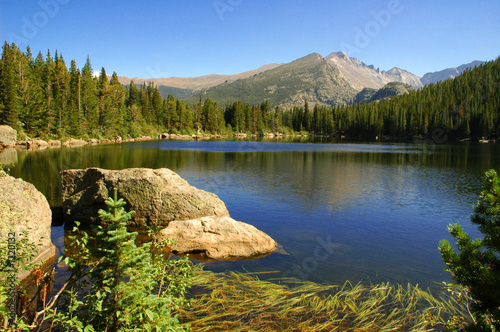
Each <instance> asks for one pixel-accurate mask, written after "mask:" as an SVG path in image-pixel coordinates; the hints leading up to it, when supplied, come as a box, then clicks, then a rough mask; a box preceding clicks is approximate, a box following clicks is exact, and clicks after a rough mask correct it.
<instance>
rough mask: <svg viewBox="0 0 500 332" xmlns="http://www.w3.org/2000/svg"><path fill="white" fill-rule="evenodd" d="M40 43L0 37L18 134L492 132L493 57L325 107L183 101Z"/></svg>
mask: <svg viewBox="0 0 500 332" xmlns="http://www.w3.org/2000/svg"><path fill="white" fill-rule="evenodd" d="M93 73H94V70H93V68H92V65H91V61H90V59H89V58H88V57H87V61H86V63H85V64H84V66H83V68H81V69H80V68H78V67H77V64H76V61H74V60H72V61H71V62H70V65H69V69H68V66H67V64H66V61H65V60H64V58H63V56H62V54H60V53H58V52H57V51H56V52H55V54H51V52H50V50H49V51H48V52H47V54H46V55H45V56H44V55H43V54H42V53H41V52H40V53H39V54H38V55H37V56H36V57H35V56H33V54H32V53H31V50H30V48H29V47H28V48H27V50H26V51H25V52H23V51H22V50H20V49H19V48H18V47H17V46H16V45H15V44H14V43H13V44H8V43H7V42H5V43H4V46H3V50H2V57H1V59H0V124H6V125H9V126H11V127H13V128H14V129H16V130H17V131H18V139H21V140H23V139H28V138H41V139H64V138H70V137H74V138H82V139H89V138H113V137H116V136H121V137H132V138H135V137H139V136H142V135H149V136H156V135H158V134H160V133H175V134H194V133H205V134H206V133H211V134H232V133H249V134H257V135H263V134H265V133H266V132H269V133H282V134H293V133H308V134H314V135H327V136H332V137H337V136H347V137H348V138H352V139H365V140H373V139H375V138H376V137H383V136H386V137H387V136H388V137H391V138H395V139H414V138H429V137H430V138H433V139H434V140H436V137H437V136H439V137H437V138H442V137H446V138H447V139H448V138H450V139H465V138H472V139H481V138H498V137H499V135H500V58H497V59H496V60H494V61H490V62H486V63H485V64H483V65H482V66H480V67H476V68H475V69H472V70H467V71H465V72H464V73H463V74H462V75H460V76H458V77H457V78H455V79H453V80H447V81H443V82H439V83H437V84H430V85H427V86H425V87H424V88H422V89H419V90H416V91H413V92H410V93H408V94H404V95H401V96H397V97H393V98H391V99H389V100H384V101H380V102H371V103H369V104H352V105H337V106H335V107H327V106H319V105H314V106H310V105H309V104H308V102H307V101H304V104H303V105H300V106H295V107H293V108H291V109H280V108H279V107H277V106H274V105H271V104H270V102H269V101H268V100H264V101H262V103H261V104H259V105H250V104H248V103H243V102H241V101H234V102H233V103H228V104H227V105H225V106H220V105H217V103H215V102H213V101H211V100H210V99H205V100H201V99H200V100H199V102H198V103H197V104H195V105H188V104H187V103H185V102H184V101H183V100H181V99H177V98H176V97H175V96H174V95H171V94H170V95H168V96H167V98H163V97H162V95H161V93H160V89H159V87H158V86H156V85H153V84H152V83H150V84H146V83H144V84H142V85H136V84H134V82H133V81H131V82H130V84H129V85H128V86H123V85H122V84H120V83H119V81H118V75H117V73H116V72H113V74H112V75H111V76H108V74H107V72H106V70H105V69H104V68H102V69H101V71H100V74H99V75H98V76H97V75H94V74H93Z"/></svg>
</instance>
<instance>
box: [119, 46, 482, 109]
mask: <svg viewBox="0 0 500 332" xmlns="http://www.w3.org/2000/svg"><path fill="white" fill-rule="evenodd" d="M482 63H483V62H481V61H473V62H471V63H469V64H465V65H462V66H459V67H457V68H448V69H445V70H442V71H439V72H435V73H427V74H425V75H424V76H423V77H422V78H420V77H418V76H416V75H413V74H412V73H410V72H408V71H406V70H403V69H400V68H392V69H390V70H388V71H383V70H380V69H378V68H377V69H375V67H374V66H373V65H366V64H365V63H363V62H361V61H360V60H358V59H356V58H351V57H349V56H348V55H347V54H346V53H344V52H334V53H331V54H329V55H328V56H326V57H325V58H323V57H322V56H321V55H319V54H317V53H312V54H309V55H308V56H305V57H303V58H300V59H298V60H295V61H293V62H291V63H287V64H275V63H273V64H268V65H265V66H262V67H260V68H258V69H255V70H250V71H246V72H243V73H240V74H236V75H215V74H213V75H205V76H200V77H188V78H182V77H169V78H156V79H144V78H134V79H133V80H134V83H135V84H143V83H144V82H153V83H155V84H157V85H158V88H159V90H160V93H161V95H162V96H163V97H164V98H166V97H167V96H168V95H169V94H173V95H175V96H176V97H177V98H179V99H183V100H185V101H186V102H187V103H188V104H190V105H194V104H196V103H197V102H198V101H199V100H200V98H202V99H206V98H210V99H212V100H213V101H216V102H217V103H218V104H219V105H221V106H224V105H226V104H227V103H230V102H231V103H232V102H234V101H237V100H239V99H241V100H242V101H243V102H246V103H250V104H260V103H261V102H262V101H264V100H266V99H267V100H269V102H270V103H271V105H273V106H276V105H278V106H284V107H291V106H297V105H303V103H304V100H306V99H307V101H308V102H309V103H311V104H320V105H329V106H333V105H337V104H350V103H369V102H372V101H375V100H382V99H385V98H390V97H392V96H394V95H398V94H402V93H407V92H408V91H410V90H411V89H410V87H409V86H411V87H413V88H416V89H419V88H421V87H423V86H424V85H426V84H429V83H435V82H437V81H442V80H446V79H449V78H454V77H456V76H458V75H460V74H461V73H462V72H463V71H464V70H466V69H467V68H473V67H475V66H478V65H480V64H482ZM119 80H120V82H121V83H122V84H124V85H128V84H129V83H130V80H131V79H130V78H128V77H119ZM391 82H398V83H401V84H390V83H391ZM379 89H382V91H378V90H379Z"/></svg>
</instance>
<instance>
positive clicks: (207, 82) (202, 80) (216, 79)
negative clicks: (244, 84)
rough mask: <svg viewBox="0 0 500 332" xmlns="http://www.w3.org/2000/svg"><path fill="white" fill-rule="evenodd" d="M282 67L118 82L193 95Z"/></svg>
mask: <svg viewBox="0 0 500 332" xmlns="http://www.w3.org/2000/svg"><path fill="white" fill-rule="evenodd" d="M280 65H281V64H278V63H271V64H267V65H264V66H262V67H260V68H258V69H253V70H249V71H246V72H243V73H239V74H235V75H216V74H212V75H205V76H199V77H168V78H138V77H134V78H129V77H126V76H120V77H118V81H119V82H120V83H121V84H123V85H129V84H130V81H131V80H133V81H134V83H135V84H143V83H144V82H146V83H148V82H153V83H155V84H157V85H158V86H159V87H161V86H163V87H167V88H164V90H165V91H166V90H168V89H169V88H170V89H172V91H177V90H175V89H181V90H180V91H182V93H183V94H185V93H186V92H187V91H190V93H192V92H193V91H196V90H199V89H204V88H209V87H212V86H215V85H218V84H221V83H224V82H226V81H227V82H231V81H235V80H238V79H242V78H247V77H251V76H254V75H256V74H259V73H261V72H263V71H266V70H269V69H273V68H276V67H278V66H280ZM162 95H163V93H162ZM166 97H167V96H165V98H166Z"/></svg>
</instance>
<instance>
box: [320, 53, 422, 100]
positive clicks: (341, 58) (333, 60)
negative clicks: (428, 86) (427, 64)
mask: <svg viewBox="0 0 500 332" xmlns="http://www.w3.org/2000/svg"><path fill="white" fill-rule="evenodd" d="M325 60H326V61H327V62H328V63H329V64H330V65H331V66H332V67H334V68H337V69H339V70H340V72H341V73H342V75H343V77H344V78H345V80H346V81H347V82H349V84H350V85H351V86H352V87H353V88H354V89H356V90H358V91H360V90H362V89H363V88H372V89H380V88H382V87H384V86H385V85H386V84H387V83H389V82H402V83H406V84H409V85H411V86H413V87H415V88H421V87H422V86H423V84H422V82H421V81H420V78H419V77H418V76H416V75H413V74H412V73H409V72H407V71H406V70H403V69H399V68H392V69H391V70H388V71H383V70H382V71H381V70H379V69H375V68H374V67H373V66H368V65H366V64H365V63H363V62H361V61H359V60H358V59H356V58H351V57H349V56H348V55H347V54H346V53H344V52H334V53H331V54H329V55H328V56H326V57H325Z"/></svg>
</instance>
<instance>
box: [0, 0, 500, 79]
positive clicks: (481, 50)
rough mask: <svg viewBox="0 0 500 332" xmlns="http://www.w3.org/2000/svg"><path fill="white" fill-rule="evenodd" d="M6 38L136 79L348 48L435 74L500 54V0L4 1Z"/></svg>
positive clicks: (1, 22) (222, 70)
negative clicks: (88, 57)
mask: <svg viewBox="0 0 500 332" xmlns="http://www.w3.org/2000/svg"><path fill="white" fill-rule="evenodd" d="M0 37H1V38H0V39H1V40H2V42H3V41H5V40H7V41H8V42H9V43H11V42H16V43H17V44H18V46H20V47H21V49H22V50H25V49H26V46H27V45H29V46H30V47H31V49H32V52H33V53H34V54H35V55H36V54H37V53H38V52H39V51H42V53H43V54H44V55H45V54H46V53H47V50H48V49H50V50H51V51H52V54H54V52H55V50H58V51H59V52H60V53H62V54H63V56H64V59H65V60H66V64H67V66H68V67H69V64H70V61H71V60H72V59H74V60H76V61H77V65H78V67H80V68H81V67H83V65H84V63H85V59H86V57H87V55H89V56H90V59H91V62H92V66H93V69H94V70H97V71H98V70H100V69H101V67H104V68H105V69H106V71H107V73H108V74H111V73H112V72H113V71H116V72H117V73H118V75H120V76H129V77H145V78H153V77H170V76H180V77H192V76H200V75H207V74H213V73H216V74H236V73H239V72H243V71H246V70H251V69H255V68H258V67H260V66H262V65H264V64H267V63H286V62H290V61H293V60H295V59H297V58H300V57H302V56H305V55H307V54H310V53H313V52H317V53H319V54H321V55H322V56H327V55H328V54H329V53H331V52H336V51H341V50H344V51H347V53H348V54H349V55H350V56H352V57H356V58H358V59H359V60H361V61H363V62H365V63H366V64H373V65H374V66H375V67H379V68H380V69H383V70H389V69H391V68H392V67H399V68H402V69H406V70H408V71H410V72H412V73H414V74H416V75H419V76H422V75H423V74H424V73H426V72H431V71H437V70H441V69H444V68H448V67H454V66H458V65H461V64H463V63H468V62H470V61H472V60H493V59H495V58H496V57H497V56H499V55H500V1H498V0H485V1H481V0H478V1H472V0H467V1H464V0H438V1H436V0H383V1H379V0H371V1H365V0H363V1H345V0H344V1H339V0H337V1H336V0H307V1H306V0H286V1H285V0H265V1H264V0H203V1H202V0H157V1H147V0H145V1H137V0H133V1H132V0H121V1H118V0H111V1H108V0H100V1H94V0H87V1H83V0H0Z"/></svg>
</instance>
